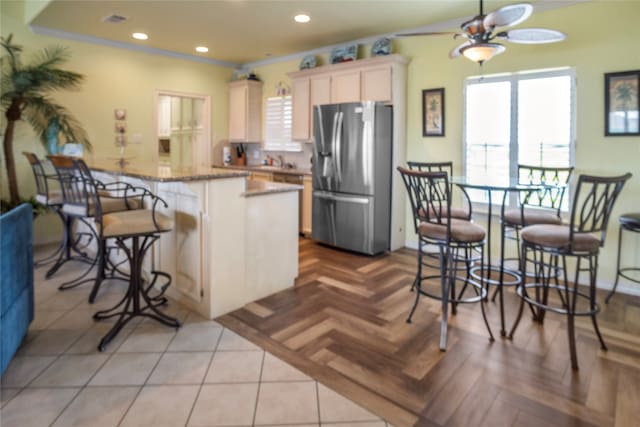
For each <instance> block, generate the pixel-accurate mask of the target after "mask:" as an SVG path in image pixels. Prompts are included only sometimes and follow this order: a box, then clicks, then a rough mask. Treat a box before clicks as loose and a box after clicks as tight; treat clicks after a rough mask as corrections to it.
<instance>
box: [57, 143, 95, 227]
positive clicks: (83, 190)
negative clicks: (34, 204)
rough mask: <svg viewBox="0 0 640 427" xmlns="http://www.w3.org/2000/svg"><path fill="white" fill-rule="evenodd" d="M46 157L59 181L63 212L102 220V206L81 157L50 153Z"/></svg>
mask: <svg viewBox="0 0 640 427" xmlns="http://www.w3.org/2000/svg"><path fill="white" fill-rule="evenodd" d="M47 158H48V159H49V160H50V161H51V163H52V164H53V167H54V168H55V170H56V173H57V175H58V180H59V181H60V188H61V189H62V199H63V202H64V205H63V208H62V210H63V212H64V213H65V214H68V215H72V216H79V217H86V216H92V217H94V218H95V220H96V221H97V222H100V221H101V220H102V206H101V204H100V197H99V196H98V192H97V190H96V184H95V181H94V180H93V177H92V176H91V171H90V170H89V167H88V166H87V164H86V163H85V162H84V160H82V159H76V158H73V157H68V156H60V155H51V156H47Z"/></svg>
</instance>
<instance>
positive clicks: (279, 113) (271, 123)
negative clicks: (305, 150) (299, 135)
mask: <svg viewBox="0 0 640 427" xmlns="http://www.w3.org/2000/svg"><path fill="white" fill-rule="evenodd" d="M291 122H292V106H291V96H276V97H273V98H267V100H266V105H265V141H264V145H263V150H267V151H269V150H270V151H300V150H301V147H300V144H299V143H297V142H293V141H292V140H291Z"/></svg>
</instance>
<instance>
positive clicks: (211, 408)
mask: <svg viewBox="0 0 640 427" xmlns="http://www.w3.org/2000/svg"><path fill="white" fill-rule="evenodd" d="M257 394H258V384H257V383H254V384H212V385H204V386H202V390H200V395H199V396H198V400H197V401H196V404H195V406H194V408H193V412H192V414H191V417H190V418H189V424H188V425H189V426H250V425H251V424H252V421H253V412H254V409H255V404H256V396H257Z"/></svg>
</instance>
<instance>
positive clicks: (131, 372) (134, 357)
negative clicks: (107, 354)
mask: <svg viewBox="0 0 640 427" xmlns="http://www.w3.org/2000/svg"><path fill="white" fill-rule="evenodd" d="M160 356H161V354H160V353H122V354H119V353H116V354H113V355H112V356H111V358H110V359H109V360H108V361H107V363H105V365H104V366H103V367H102V368H101V369H100V370H99V371H98V373H97V374H96V375H95V377H93V379H92V380H91V382H90V383H89V385H92V386H100V385H142V384H144V383H145V381H146V380H147V378H148V377H149V374H150V373H151V371H152V370H153V368H154V367H155V365H156V363H157V362H158V360H159V359H160Z"/></svg>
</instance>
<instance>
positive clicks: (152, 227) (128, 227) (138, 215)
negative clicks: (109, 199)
mask: <svg viewBox="0 0 640 427" xmlns="http://www.w3.org/2000/svg"><path fill="white" fill-rule="evenodd" d="M155 219H156V222H157V223H158V225H157V227H156V224H155V223H154V222H153V213H152V211H151V210H149V209H136V210H130V211H122V212H114V213H110V214H107V215H103V216H102V227H103V228H102V235H103V236H104V237H121V236H134V235H142V234H153V233H159V232H164V231H169V230H171V229H172V228H173V220H171V219H170V218H169V217H168V216H166V215H163V214H161V213H159V212H156V215H155Z"/></svg>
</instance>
